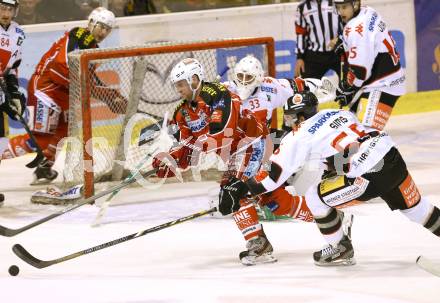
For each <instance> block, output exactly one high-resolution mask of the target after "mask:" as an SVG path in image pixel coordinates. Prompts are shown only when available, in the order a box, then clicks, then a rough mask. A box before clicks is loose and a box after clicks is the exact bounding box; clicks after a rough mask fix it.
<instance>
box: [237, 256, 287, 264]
mask: <svg viewBox="0 0 440 303" xmlns="http://www.w3.org/2000/svg"><path fill="white" fill-rule="evenodd" d="M277 261H278V259H277V258H275V257H274V256H272V254H262V255H261V256H245V257H243V258H241V263H242V264H243V265H246V266H253V265H257V264H266V263H275V262H277Z"/></svg>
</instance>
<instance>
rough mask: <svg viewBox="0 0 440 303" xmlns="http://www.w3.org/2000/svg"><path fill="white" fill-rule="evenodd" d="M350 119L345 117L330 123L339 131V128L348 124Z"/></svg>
mask: <svg viewBox="0 0 440 303" xmlns="http://www.w3.org/2000/svg"><path fill="white" fill-rule="evenodd" d="M347 122H348V119H347V118H345V117H337V118H336V119H335V120H333V121H332V122H331V123H330V127H331V128H334V129H337V128H338V127H339V126H342V125H343V124H345V123H347Z"/></svg>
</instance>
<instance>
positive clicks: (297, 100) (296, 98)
mask: <svg viewBox="0 0 440 303" xmlns="http://www.w3.org/2000/svg"><path fill="white" fill-rule="evenodd" d="M292 101H293V104H297V105H298V104H301V102H302V101H303V96H301V95H300V94H295V95H294V96H293V98H292Z"/></svg>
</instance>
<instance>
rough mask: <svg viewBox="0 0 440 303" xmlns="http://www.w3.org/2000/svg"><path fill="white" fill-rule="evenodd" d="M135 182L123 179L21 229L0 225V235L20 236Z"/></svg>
mask: <svg viewBox="0 0 440 303" xmlns="http://www.w3.org/2000/svg"><path fill="white" fill-rule="evenodd" d="M155 173H156V170H155V169H152V170H149V171H147V172H145V173H143V174H141V175H142V176H143V177H148V176H150V175H153V174H155ZM136 180H137V179H136V178H132V179H130V180H127V179H125V180H123V181H122V182H121V183H119V184H117V185H115V186H113V187H110V188H109V189H106V190H103V191H102V192H99V193H97V194H96V195H93V196H91V197H89V198H87V199H83V200H82V201H80V202H79V203H78V204H75V205H72V206H69V207H67V208H65V209H63V210H61V211H58V212H55V213H53V214H51V215H49V216H46V217H44V218H41V219H39V220H37V221H35V222H33V223H30V224H28V225H25V226H23V227H21V228H17V229H12V228H8V227H5V226H1V225H0V235H1V236H5V237H13V236H15V235H17V234H20V233H22V232H24V231H26V230H29V229H31V228H33V227H35V226H38V225H40V224H43V223H45V222H47V221H50V220H52V219H54V218H56V217H59V216H61V215H64V214H65V213H68V212H70V211H72V210H75V209H77V208H79V207H81V206H83V205H86V204H89V203H93V202H94V201H95V200H96V199H99V198H101V197H104V196H106V195H108V194H110V193H112V192H113V191H115V190H119V189H121V188H124V187H126V186H127V185H129V184H131V183H134V182H135V181H136Z"/></svg>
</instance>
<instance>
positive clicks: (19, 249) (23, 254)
mask: <svg viewBox="0 0 440 303" xmlns="http://www.w3.org/2000/svg"><path fill="white" fill-rule="evenodd" d="M216 211H217V208H216V207H213V208H211V209H208V210H203V211H200V212H197V213H194V214H191V215H188V216H186V217H182V218H179V219H176V220H174V221H169V222H167V223H163V224H160V225H157V226H154V227H151V228H148V229H145V230H142V231H140V232H137V233H133V234H130V235H128V236H124V237H121V238H118V239H115V240H112V241H109V242H106V243H103V244H99V245H96V246H93V247H90V248H87V249H84V250H80V251H78V252H75V253H73V254H70V255H66V256H64V257H60V258H57V259H53V260H47V261H43V260H40V259H37V258H35V257H34V256H33V255H31V254H30V253H29V252H28V251H27V250H26V249H25V248H24V247H23V246H22V245H20V244H15V245H14V246H12V251H13V252H14V254H15V255H16V256H17V257H19V258H20V259H22V260H23V261H24V262H26V263H28V264H29V265H31V266H33V267H36V268H40V269H41V268H45V267H48V266H51V265H54V264H58V263H61V262H65V261H68V260H71V259H74V258H77V257H80V256H84V255H87V254H90V253H93V252H95V251H98V250H101V249H104V248H108V247H111V246H114V245H117V244H120V243H123V242H126V241H130V240H133V239H136V238H139V237H142V236H145V235H146V234H149V233H152V232H156V231H159V230H162V229H165V228H168V227H171V226H174V225H177V224H179V223H182V222H185V221H190V220H193V219H196V218H198V217H201V216H205V215H207V214H210V213H213V212H216Z"/></svg>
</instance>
